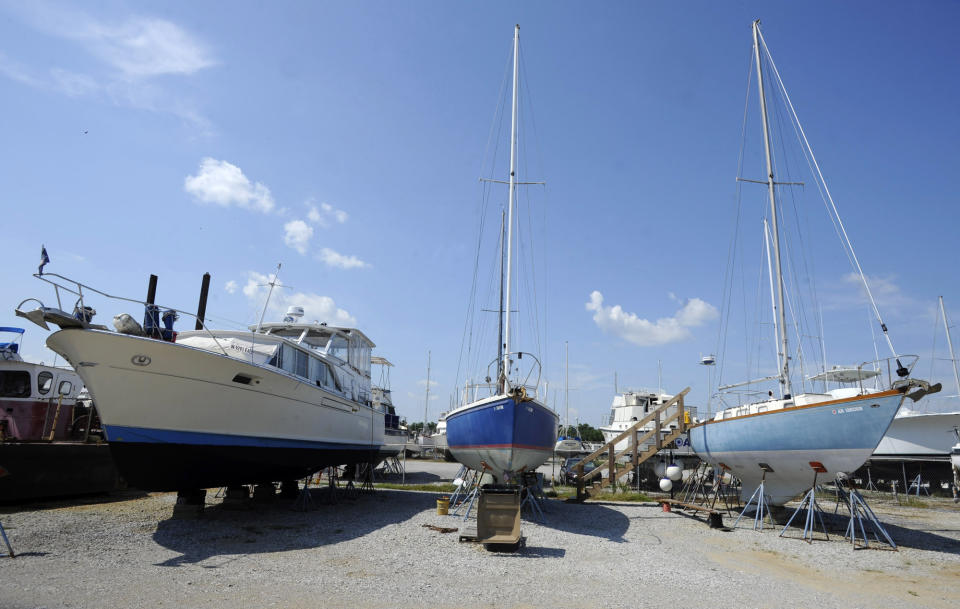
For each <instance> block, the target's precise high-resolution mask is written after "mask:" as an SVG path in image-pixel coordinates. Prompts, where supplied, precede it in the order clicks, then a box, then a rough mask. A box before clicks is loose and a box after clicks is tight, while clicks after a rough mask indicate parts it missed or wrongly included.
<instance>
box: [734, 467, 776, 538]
mask: <svg viewBox="0 0 960 609" xmlns="http://www.w3.org/2000/svg"><path fill="white" fill-rule="evenodd" d="M768 468H769V466H767V468H764V469H763V474H762V475H761V476H760V486H758V487H757V488H756V490H755V491H753V494H752V495H750V499H749V500H748V501H747V505H745V506H743V511H742V512H740V515H739V516H737V519H736V520H735V521H734V522H733V527H731V528H734V529H735V528H737V523H738V522H740V519H741V518H743V515H744V514H746V513H747V510H749V509H750V505H751V504H752V503H753V502H754V501H756V502H757V503H756V506H754V514H753V530H754V531H756V530H757V528H758V527H759V529H760V531H763V524H764V518H765V517H766V516H769V515H770V503H769V502H768V501H767V493H766V484H767V471H768ZM769 471H773V470H772V469H769ZM770 528H771V529H772V528H774V527H773V525H772V524H771V525H770Z"/></svg>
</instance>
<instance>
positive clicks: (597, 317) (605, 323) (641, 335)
mask: <svg viewBox="0 0 960 609" xmlns="http://www.w3.org/2000/svg"><path fill="white" fill-rule="evenodd" d="M586 309H587V310H588V311H593V312H594V314H593V321H594V322H595V323H596V324H597V326H598V327H599V328H600V329H601V330H603V331H604V332H605V333H608V334H613V335H615V336H619V337H620V338H622V339H624V340H627V341H629V342H631V343H634V344H636V345H640V346H642V347H650V346H655V345H665V344H668V343H675V342H679V341H682V340H686V339H688V338H690V337H691V336H692V334H691V332H690V328H692V327H695V326H700V325H702V324H704V323H706V322H708V321H710V320H713V319H716V318H717V317H718V316H719V313H718V312H717V309H716V307H714V306H713V305H711V304H710V303H708V302H705V301H703V300H700V299H699V298H691V299H689V300H687V301H686V302H685V303H684V304H683V306H682V307H680V309H679V310H678V311H677V312H676V314H675V315H674V316H673V317H662V318H660V319H658V320H657V321H655V322H651V321H649V320H647V319H641V318H640V317H638V316H637V315H636V314H635V313H627V312H625V311H624V310H623V308H621V307H620V305H616V306H612V307H609V306H604V305H603V294H601V293H600V292H598V291H593V292H592V293H591V294H590V302H588V303H587V304H586Z"/></svg>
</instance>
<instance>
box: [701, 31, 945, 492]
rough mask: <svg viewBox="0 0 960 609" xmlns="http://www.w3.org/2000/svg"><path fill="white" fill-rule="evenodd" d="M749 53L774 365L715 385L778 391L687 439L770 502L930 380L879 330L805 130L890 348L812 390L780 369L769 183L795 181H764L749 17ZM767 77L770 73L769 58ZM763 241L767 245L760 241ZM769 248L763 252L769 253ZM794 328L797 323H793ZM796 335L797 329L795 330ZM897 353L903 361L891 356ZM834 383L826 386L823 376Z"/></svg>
mask: <svg viewBox="0 0 960 609" xmlns="http://www.w3.org/2000/svg"><path fill="white" fill-rule="evenodd" d="M753 43H754V55H755V59H756V72H757V83H758V89H759V97H760V110H761V116H762V118H763V133H764V151H765V157H766V174H767V179H766V180H763V181H758V180H745V179H741V178H738V179H739V180H741V181H746V182H760V183H762V184H764V185H766V186H767V191H768V196H769V213H770V216H769V218H770V224H771V226H770V231H769V232H767V230H766V228H765V229H764V232H765V235H764V240H765V242H766V243H767V244H768V249H767V266H768V272H769V275H770V288H771V301H772V303H771V304H772V308H773V318H774V324H773V326H774V332H775V334H776V345H777V365H778V370H777V374H776V375H773V376H768V377H766V378H762V379H758V380H755V381H747V382H745V383H737V384H733V385H727V386H725V387H720V388H719V389H720V390H728V389H732V388H734V387H740V386H747V385H753V384H757V383H761V382H766V381H778V382H779V396H775V395H774V392H773V391H769V392H766V393H767V396H764V397H766V398H767V399H762V400H760V401H757V402H753V403H749V404H743V405H738V406H734V407H731V408H727V409H725V410H721V411H720V412H718V413H717V414H716V416H714V417H713V418H712V419H711V420H708V421H705V422H701V423H699V424H697V425H694V426H691V427H690V430H689V434H690V444H691V446H692V447H693V449H694V450H695V451H696V453H697V454H698V455H699V456H700V457H701V458H702V459H704V460H705V461H707V462H709V463H711V464H713V465H715V466H718V467H720V468H722V469H723V470H724V471H729V472H730V473H732V474H733V475H734V476H736V477H738V478H740V480H741V482H742V483H743V486H742V491H741V492H742V496H743V498H744V499H746V498H747V497H750V494H751V493H753V492H754V489H757V488H758V487H759V486H760V485H761V484H763V486H764V494H766V495H767V496H768V501H769V503H770V504H771V505H783V504H784V503H785V502H787V501H790V500H791V499H793V498H794V497H795V496H797V495H799V494H800V493H802V492H803V491H805V490H807V489H809V488H810V487H811V486H812V484H813V481H814V480H815V472H816V473H820V474H829V475H831V476H833V475H836V474H838V473H841V472H843V473H852V472H853V471H854V470H856V469H857V468H858V467H860V466H861V465H862V464H863V463H864V461H866V460H867V459H868V458H870V455H871V453H873V451H874V450H875V449H876V448H877V445H878V444H879V443H880V440H881V438H883V435H884V434H885V433H886V431H887V429H888V428H889V427H890V424H891V422H892V421H893V418H894V417H895V416H896V414H897V411H898V410H899V408H900V405H901V404H902V402H903V400H904V398H905V397H909V398H911V399H913V400H918V399H920V398H921V397H923V396H924V395H926V394H928V393H933V392H936V391H939V390H940V385H939V384H937V385H934V386H931V385H930V384H929V383H927V382H926V381H921V380H917V379H913V378H910V371H911V369H912V368H913V366H914V364H915V363H916V359H917V358H916V357H915V356H904V355H898V354H897V352H896V351H895V350H894V348H893V343H892V341H891V340H890V338H889V336H888V335H887V327H886V325H885V324H884V323H883V320H882V319H881V318H880V312H879V310H878V309H877V306H876V302H875V301H874V299H873V296H872V293H871V292H870V286H869V285H868V284H867V281H866V278H865V277H864V276H863V272H862V270H861V267H860V263H859V261H858V260H857V258H856V255H855V254H854V253H853V248H852V247H851V245H850V242H849V239H848V238H847V235H846V231H845V230H844V229H843V224H842V222H840V220H839V215H838V214H837V211H836V206H835V205H834V204H833V199H832V198H831V197H830V194H829V190H828V189H827V188H826V187H825V185H824V184H822V174H821V173H820V171H819V167H817V165H816V159H815V158H814V156H813V153H812V151H810V150H809V145H807V144H806V137H805V136H803V138H802V141H803V142H804V144H805V145H806V150H805V153H807V158H808V159H809V161H810V162H811V166H812V168H814V169H815V170H816V171H815V174H814V175H815V176H816V177H819V180H820V183H819V184H818V186H823V188H822V190H821V192H823V193H825V197H826V199H825V202H826V203H828V205H827V207H828V209H831V210H832V213H833V216H834V217H833V219H834V220H835V223H836V226H838V227H839V229H838V231H839V232H840V233H841V234H842V237H843V240H844V244H845V247H846V249H847V254H848V255H849V256H850V259H851V261H852V262H854V263H855V268H856V270H857V271H858V273H859V275H860V278H861V279H862V281H863V287H864V291H865V292H866V294H867V295H868V296H869V298H870V302H871V305H872V310H873V313H874V315H875V316H876V318H877V321H878V322H879V324H880V327H881V329H882V330H883V335H884V337H885V338H886V341H887V345H888V346H889V347H890V351H891V353H892V356H891V357H889V358H887V359H884V360H878V361H873V362H867V363H865V364H861V365H859V366H853V367H834V368H832V369H830V370H824V371H823V372H821V373H820V374H816V375H814V376H811V377H809V378H808V379H806V380H807V381H810V382H813V383H820V382H822V383H823V390H822V391H820V392H812V391H807V390H805V389H804V390H802V391H801V392H800V393H797V394H794V393H793V390H792V385H791V378H790V373H791V370H790V361H791V360H792V359H793V356H792V355H791V351H790V348H789V346H788V337H787V334H788V326H787V311H788V310H789V311H791V312H792V311H793V309H792V306H791V304H790V302H789V301H787V300H786V299H785V288H784V279H783V271H782V265H781V256H780V250H781V248H780V231H779V229H778V219H780V218H781V217H782V216H781V214H780V212H779V211H778V206H779V205H780V202H779V201H778V196H777V194H776V186H777V185H782V184H795V183H792V182H777V181H775V180H774V164H773V162H772V152H771V144H770V126H769V124H768V115H767V102H766V96H765V91H764V80H763V77H764V69H763V67H762V65H763V64H762V63H761V51H765V52H766V57H768V58H769V51H768V50H767V49H766V43H765V42H764V40H763V36H762V35H761V33H760V23H759V21H757V22H754V24H753ZM766 65H767V66H768V69H771V70H772V73H773V74H774V76H776V80H777V81H779V74H778V73H777V72H776V67H775V66H774V65H773V64H772V60H770V61H769V63H768V64H766ZM779 86H780V89H779V91H780V92H781V93H782V98H783V99H785V100H786V101H787V102H788V103H789V97H788V96H787V95H786V92H785V90H784V89H783V84H782V82H780V83H779ZM788 107H789V113H788V116H790V117H791V119H792V120H793V121H794V125H795V126H796V127H797V128H798V133H799V134H800V135H802V134H803V131H802V128H800V127H799V121H798V120H797V119H796V115H795V113H793V106H792V105H789V106H788ZM770 245H772V247H770ZM771 253H772V255H773V256H772V259H771V257H770V254H771ZM798 334H799V332H798ZM798 341H799V336H798ZM901 362H906V364H904V363H901ZM884 373H885V374H886V378H885V380H886V386H885V387H881V386H879V385H878V384H874V386H873V387H870V386H868V385H867V383H866V382H865V381H868V380H870V379H875V380H877V381H878V380H880V376H881V375H882V374H884ZM828 383H830V384H831V385H838V386H837V387H836V388H832V389H827V386H828V385H827V384H828Z"/></svg>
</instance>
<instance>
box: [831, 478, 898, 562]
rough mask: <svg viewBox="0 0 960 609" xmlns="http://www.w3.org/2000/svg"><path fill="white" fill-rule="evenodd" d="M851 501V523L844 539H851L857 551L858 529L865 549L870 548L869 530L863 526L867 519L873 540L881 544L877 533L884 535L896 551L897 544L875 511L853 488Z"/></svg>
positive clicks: (850, 494) (850, 493) (849, 494)
mask: <svg viewBox="0 0 960 609" xmlns="http://www.w3.org/2000/svg"><path fill="white" fill-rule="evenodd" d="M848 497H849V500H850V503H849V509H850V522H849V523H848V524H847V532H846V534H844V536H843V538H844V539H849V540H850V544H851V545H852V546H853V548H854V549H857V529H858V528H859V530H860V538H861V539H863V547H864V548H868V547H870V542H869V540H868V539H867V530H866V528H865V527H864V526H863V521H864V519H866V521H867V523H868V524H869V525H870V533H871V534H872V535H873V540H874V541H876V542H877V543H881V541H880V538H879V537H878V536H877V533H880V534H881V535H883V538H884V540H886V543H887V544H889V545H890V547H891V548H893V549H894V550H896V549H897V544H895V543H893V539H892V538H891V537H890V535H889V534H888V533H887V531H886V529H884V528H883V525H882V524H880V520H879V519H877V515H876V514H874V513H873V510H871V509H870V506H869V505H867V502H866V501H865V500H864V498H863V496H862V495H860V493H859V492H857V489H855V488H851V489H850V492H849V493H848Z"/></svg>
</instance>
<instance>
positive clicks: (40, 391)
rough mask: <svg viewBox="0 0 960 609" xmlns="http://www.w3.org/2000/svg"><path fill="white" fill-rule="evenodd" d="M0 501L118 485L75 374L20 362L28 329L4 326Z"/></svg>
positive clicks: (93, 410) (0, 363) (0, 373)
mask: <svg viewBox="0 0 960 609" xmlns="http://www.w3.org/2000/svg"><path fill="white" fill-rule="evenodd" d="M0 333H3V334H7V335H10V336H11V337H12V339H10V340H4V341H3V342H0V503H9V502H18V501H24V500H28V499H40V498H45V497H63V496H69V495H85V494H92V493H103V492H107V491H112V490H115V489H117V488H119V487H120V486H121V484H122V483H121V480H120V476H119V474H118V473H117V469H116V467H114V464H113V458H112V457H111V455H110V448H109V446H107V443H106V441H105V438H104V437H103V431H102V430H101V429H100V421H99V417H98V416H97V412H96V408H95V407H94V405H93V403H92V401H91V400H90V397H89V395H87V394H86V393H85V392H84V391H83V381H82V380H81V379H80V376H79V375H78V374H77V373H76V372H75V371H74V370H72V369H71V368H68V367H65V366H47V365H44V364H42V363H32V362H26V361H24V360H23V358H22V356H21V355H20V342H19V340H20V337H21V336H23V333H24V330H23V329H22V328H15V327H2V328H0Z"/></svg>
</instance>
